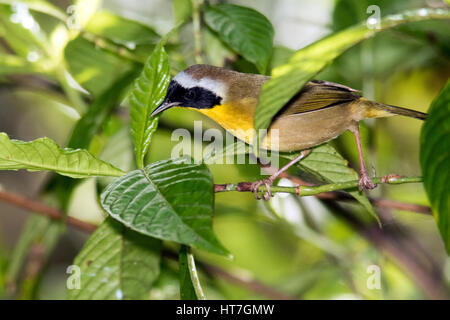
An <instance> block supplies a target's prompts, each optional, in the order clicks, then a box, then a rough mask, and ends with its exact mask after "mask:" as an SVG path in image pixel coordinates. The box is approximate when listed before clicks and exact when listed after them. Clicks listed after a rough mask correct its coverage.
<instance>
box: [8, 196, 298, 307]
mask: <svg viewBox="0 0 450 320" xmlns="http://www.w3.org/2000/svg"><path fill="white" fill-rule="evenodd" d="M0 200H1V201H4V202H7V203H9V204H12V205H14V206H16V207H19V208H23V209H26V210H29V211H31V212H34V213H38V214H41V215H44V216H46V217H49V218H50V219H54V220H63V219H65V222H66V223H67V224H68V225H69V226H72V227H75V228H77V229H80V230H83V231H85V232H88V233H92V232H94V231H95V229H97V226H96V225H94V224H91V223H88V222H84V221H81V220H78V219H76V218H73V217H65V214H63V212H61V211H60V210H58V209H56V208H53V207H50V206H48V205H45V204H42V203H40V202H37V201H34V200H31V199H28V198H26V197H24V196H22V195H18V194H15V193H12V192H6V191H4V190H1V188H0ZM163 255H164V256H168V257H172V256H173V253H172V252H170V251H164V252H163ZM175 259H177V258H176V256H175ZM198 264H199V266H200V267H202V268H204V269H205V270H206V271H207V272H209V273H211V274H212V275H214V276H217V277H219V278H223V279H224V280H227V281H230V282H232V283H234V284H237V285H240V286H242V287H245V288H246V289H248V290H249V291H252V292H254V293H256V294H259V295H262V296H266V297H268V298H271V299H278V300H286V299H294V298H293V297H289V296H287V295H285V294H283V293H281V292H278V291H277V290H275V289H272V288H270V287H268V286H266V285H264V284H263V283H260V282H258V281H256V280H247V279H243V278H241V277H238V276H236V275H233V274H231V273H229V272H227V271H225V270H223V269H221V268H219V267H217V266H214V265H211V264H208V263H206V262H201V261H198Z"/></svg>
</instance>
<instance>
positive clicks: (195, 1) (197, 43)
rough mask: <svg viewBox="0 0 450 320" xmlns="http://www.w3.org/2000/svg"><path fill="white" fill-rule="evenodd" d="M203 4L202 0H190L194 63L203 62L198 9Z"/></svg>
mask: <svg viewBox="0 0 450 320" xmlns="http://www.w3.org/2000/svg"><path fill="white" fill-rule="evenodd" d="M202 5H203V0H192V25H193V29H194V50H195V63H203V58H202V33H201V20H200V9H201V7H202Z"/></svg>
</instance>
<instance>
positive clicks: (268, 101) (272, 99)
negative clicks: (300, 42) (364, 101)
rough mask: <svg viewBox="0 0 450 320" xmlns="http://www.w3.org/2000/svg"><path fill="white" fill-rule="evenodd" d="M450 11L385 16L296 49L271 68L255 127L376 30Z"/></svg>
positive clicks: (439, 16)
mask: <svg viewBox="0 0 450 320" xmlns="http://www.w3.org/2000/svg"><path fill="white" fill-rule="evenodd" d="M449 18H450V11H448V10H444V9H419V10H415V11H408V12H404V13H402V14H397V15H391V16H387V17H385V18H384V19H382V20H381V27H380V28H379V29H376V28H373V29H371V28H368V27H367V25H366V23H365V22H364V23H362V24H359V25H356V26H354V27H351V28H348V29H345V30H343V31H341V32H338V33H335V34H333V35H331V36H328V37H326V38H325V39H322V40H320V41H318V42H315V43H313V44H311V45H309V46H307V47H306V48H303V49H300V50H298V51H297V52H296V53H295V54H294V55H293V56H292V58H291V59H290V61H289V62H288V63H287V64H285V65H282V66H280V67H277V68H275V69H274V70H273V71H272V79H271V80H269V81H268V82H266V83H265V84H264V85H263V88H262V91H261V95H260V99H259V103H258V108H257V109H256V113H255V129H256V130H257V133H259V130H260V129H267V128H268V127H269V125H270V123H271V121H272V118H273V117H274V116H275V114H277V113H278V111H279V110H281V108H282V107H283V106H284V105H285V104H286V103H287V102H288V101H289V100H290V99H291V98H292V97H293V96H294V95H296V94H297V93H298V92H299V91H300V89H301V88H302V87H303V85H304V84H305V83H306V82H308V81H309V80H311V79H312V78H313V77H314V76H315V75H316V74H317V73H318V72H320V71H321V70H322V69H323V68H325V67H326V66H327V65H328V64H330V63H331V62H332V61H333V60H334V59H335V58H336V57H338V56H339V55H341V54H342V53H344V52H345V51H346V50H347V49H349V48H351V47H352V46H354V45H356V44H357V43H359V42H361V41H362V40H364V39H367V38H369V37H372V36H373V35H375V34H376V33H377V32H379V31H383V30H386V29H389V28H393V27H395V26H398V25H400V24H403V23H407V22H414V21H421V20H427V19H449Z"/></svg>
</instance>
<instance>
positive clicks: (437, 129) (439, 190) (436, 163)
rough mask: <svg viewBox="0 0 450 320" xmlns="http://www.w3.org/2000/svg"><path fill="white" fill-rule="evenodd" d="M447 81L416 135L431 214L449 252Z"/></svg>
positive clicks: (449, 114)
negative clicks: (418, 134)
mask: <svg viewBox="0 0 450 320" xmlns="http://www.w3.org/2000/svg"><path fill="white" fill-rule="evenodd" d="M449 163H450V82H447V84H446V86H445V87H444V89H443V90H442V91H441V93H440V94H439V96H438V97H437V98H436V100H434V102H433V103H432V104H431V107H430V110H429V113H428V118H427V120H426V121H425V124H424V125H423V128H422V132H421V135H420V164H421V166H422V172H423V180H424V186H425V190H426V192H427V194H428V198H429V199H430V203H431V207H432V210H433V215H434V217H435V219H436V221H437V224H438V227H439V231H440V232H441V235H442V238H443V240H444V243H445V247H446V249H447V253H449V254H450V188H449V183H448V181H449V179H450V167H449Z"/></svg>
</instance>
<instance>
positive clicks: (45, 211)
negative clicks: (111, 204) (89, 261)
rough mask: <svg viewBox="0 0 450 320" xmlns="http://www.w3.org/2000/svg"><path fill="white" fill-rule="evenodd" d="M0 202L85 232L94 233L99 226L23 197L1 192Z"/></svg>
mask: <svg viewBox="0 0 450 320" xmlns="http://www.w3.org/2000/svg"><path fill="white" fill-rule="evenodd" d="M0 200H2V201H4V202H7V203H10V204H12V205H14V206H16V207H19V208H23V209H26V210H29V211H31V212H36V213H39V214H42V215H44V216H47V217H49V218H51V219H55V220H66V222H67V224H69V225H71V226H73V227H75V228H78V229H80V230H83V231H87V232H93V231H94V230H95V229H97V226H96V225H94V224H91V223H88V222H84V221H81V220H78V219H75V218H73V217H66V216H65V214H63V212H61V211H60V210H58V209H56V208H53V207H50V206H48V205H46V204H43V203H40V202H37V201H34V200H31V199H28V198H26V197H24V196H22V195H19V194H16V193H12V192H8V191H4V190H0Z"/></svg>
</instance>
